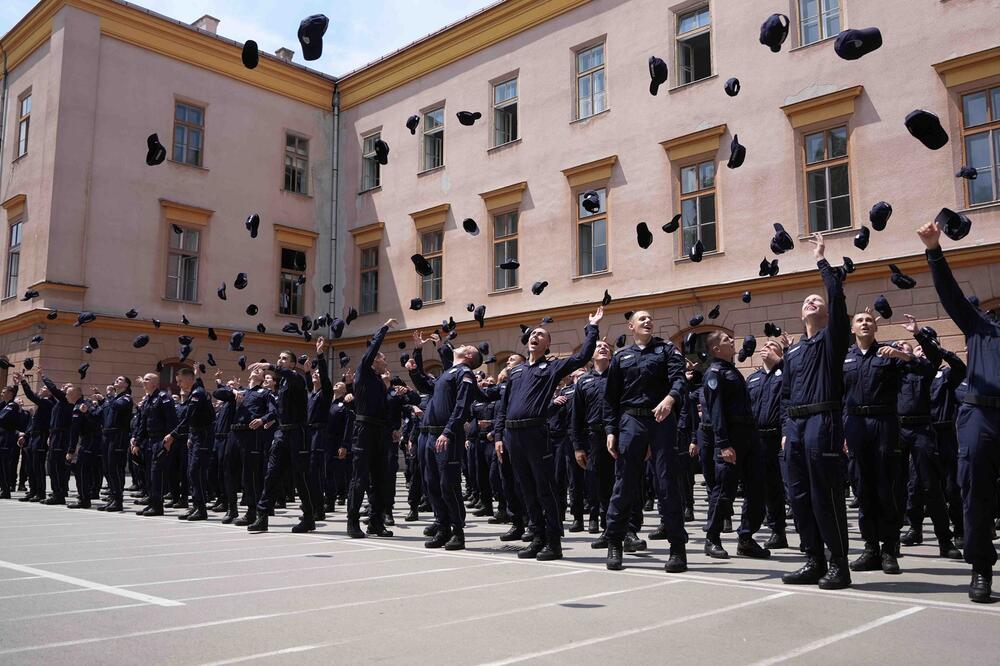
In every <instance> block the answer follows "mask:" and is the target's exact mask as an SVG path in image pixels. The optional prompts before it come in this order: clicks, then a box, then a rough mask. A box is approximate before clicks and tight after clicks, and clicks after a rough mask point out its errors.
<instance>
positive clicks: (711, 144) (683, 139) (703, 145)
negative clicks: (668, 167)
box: [660, 123, 727, 162]
mask: <svg viewBox="0 0 1000 666" xmlns="http://www.w3.org/2000/svg"><path fill="white" fill-rule="evenodd" d="M726 129H727V127H726V124H725V123H723V124H721V125H716V126H715V127H709V128H708V129H703V130H699V131H697V132H691V133H690V134H685V135H684V136H679V137H677V138H676V139H668V140H666V141H663V142H661V143H660V145H661V146H663V149H664V150H666V151H667V157H668V158H670V161H671V162H676V161H678V160H683V159H687V158H688V157H692V156H694V155H702V154H704V153H714V152H716V151H718V150H719V143H720V142H721V141H722V135H723V134H725V133H726Z"/></svg>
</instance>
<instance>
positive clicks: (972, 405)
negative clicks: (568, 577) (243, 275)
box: [0, 223, 1000, 601]
mask: <svg viewBox="0 0 1000 666" xmlns="http://www.w3.org/2000/svg"><path fill="white" fill-rule="evenodd" d="M919 235H920V237H921V239H922V240H923V241H924V243H925V245H926V246H927V248H928V249H927V259H928V262H929V265H930V268H931V273H932V276H933V279H934V283H935V286H936V287H937V290H938V293H939V295H940V298H941V300H942V303H943V304H944V307H945V309H946V310H947V312H948V313H949V315H950V316H951V318H952V319H953V320H954V321H955V323H956V324H957V325H958V327H959V328H960V329H961V331H962V332H963V333H964V334H965V336H966V341H967V353H968V365H967V364H966V363H963V362H962V360H960V359H959V357H958V356H957V355H956V354H955V353H954V351H950V350H947V349H945V348H943V347H942V346H941V344H940V342H939V340H938V339H937V335H936V333H935V331H934V330H933V329H931V328H929V327H926V326H925V327H922V328H918V326H917V322H916V321H915V320H914V319H913V318H912V317H910V316H908V315H906V319H907V323H906V324H905V329H906V330H907V331H908V332H910V333H911V334H912V336H913V341H912V342H911V341H899V342H894V343H889V344H886V343H884V342H881V341H879V340H878V339H877V332H878V318H877V317H875V316H873V315H872V313H871V311H870V310H865V311H863V312H859V313H857V314H855V315H854V316H853V317H852V316H850V315H849V314H848V311H847V307H846V299H845V297H844V292H843V287H842V281H843V278H844V276H843V274H842V273H840V272H838V271H837V270H836V269H834V268H832V267H831V266H830V264H829V263H828V262H827V261H826V260H825V259H824V257H823V250H824V246H823V240H822V237H821V236H819V235H817V236H816V237H815V238H814V239H813V241H812V242H813V243H814V245H815V250H814V252H815V255H816V258H817V260H818V264H817V265H818V267H819V271H820V274H821V275H822V278H823V282H824V284H825V293H823V294H815V295H811V296H809V297H808V298H806V299H805V301H804V303H803V305H802V322H803V327H804V334H803V335H802V336H801V337H800V338H799V339H798V340H795V339H793V338H791V337H789V336H787V335H786V334H781V335H779V336H774V337H770V338H768V339H767V340H766V342H763V343H762V344H761V345H760V347H759V348H757V349H756V353H757V354H758V356H759V358H760V361H761V364H762V365H761V367H760V368H759V369H758V370H757V371H756V372H754V373H753V374H751V375H750V376H749V377H747V378H744V376H743V375H742V373H740V372H739V371H738V370H737V368H736V367H735V365H734V364H733V359H734V357H735V356H736V355H737V349H736V344H735V343H734V341H733V340H732V338H730V336H729V335H727V334H726V333H725V332H722V331H715V332H711V333H710V334H708V336H707V340H706V347H707V356H708V358H707V361H708V363H707V366H706V367H705V368H704V370H703V371H699V370H696V369H695V366H693V365H692V363H691V362H690V361H687V360H686V359H685V356H684V355H683V354H682V352H681V350H679V349H678V348H677V347H675V346H674V345H673V344H672V343H671V342H670V341H667V340H664V339H661V338H659V337H656V336H655V335H654V334H653V332H654V328H655V324H654V321H653V318H652V317H651V315H650V314H649V313H648V312H645V311H639V312H634V313H630V316H629V319H628V330H629V333H630V334H631V336H632V343H631V344H625V345H624V346H621V348H620V349H618V350H617V351H614V350H612V347H611V345H609V344H608V343H607V342H606V341H604V340H600V339H599V333H598V324H599V322H600V321H601V319H602V317H603V308H599V309H598V310H597V311H596V313H595V314H593V315H591V316H590V318H589V320H588V323H587V325H586V327H585V329H584V342H583V344H582V345H581V347H580V349H579V350H578V351H577V352H576V353H575V354H573V355H571V356H569V357H566V358H561V359H556V358H552V357H551V356H549V355H548V351H549V344H550V337H549V333H548V332H547V331H546V329H544V328H541V327H539V328H535V329H533V330H531V331H530V332H529V333H528V334H527V344H526V349H525V352H524V353H523V354H521V353H515V354H512V355H511V356H510V357H509V358H508V359H507V362H506V367H505V368H504V369H503V370H502V371H501V372H500V373H499V375H498V376H497V377H496V378H494V377H490V376H487V375H486V374H485V373H483V372H481V371H480V370H479V367H480V366H481V365H482V363H483V356H482V351H481V350H480V349H479V348H477V347H474V346H471V345H462V346H454V345H453V344H452V343H450V342H449V341H448V340H447V339H446V340H443V341H442V340H441V339H440V338H439V337H438V336H437V335H434V336H431V338H429V339H425V338H424V337H422V335H421V334H420V333H419V332H417V333H415V334H414V345H413V350H412V355H411V356H410V355H408V356H410V357H409V358H408V359H407V360H406V363H405V367H406V370H407V372H408V375H409V380H410V385H412V388H411V387H410V385H407V383H406V382H404V381H402V380H401V379H399V378H398V377H392V376H391V373H390V372H389V369H388V365H387V362H386V357H385V354H384V353H382V352H381V349H380V348H381V345H382V342H383V340H384V338H385V335H386V333H387V332H388V330H389V329H390V328H391V327H392V326H394V325H395V321H394V320H391V319H390V320H389V321H388V322H386V324H385V325H384V326H382V327H381V328H380V329H379V330H378V331H377V332H376V333H375V335H374V337H373V338H372V339H371V341H370V343H369V345H368V348H367V350H366V352H365V354H364V356H363V357H362V358H361V360H360V362H359V363H358V365H357V368H356V370H355V371H348V372H347V373H346V374H344V375H342V376H341V378H340V381H339V382H337V383H335V384H334V383H331V381H330V379H329V372H328V369H327V365H326V355H325V341H324V340H323V339H322V338H320V339H319V340H318V341H317V343H316V355H315V357H314V358H313V359H312V360H311V362H309V361H307V360H306V359H304V358H302V359H296V358H295V356H294V355H293V354H291V353H289V352H284V353H282V354H280V355H279V358H278V360H277V361H276V362H275V363H274V364H268V363H257V364H253V365H251V366H249V367H248V368H247V370H248V371H249V379H248V382H247V383H246V384H243V383H241V382H240V380H238V379H235V378H234V379H230V380H228V381H223V379H224V376H223V373H222V372H221V371H218V372H215V376H214V382H213V384H214V385H213V386H212V387H211V388H209V387H207V386H206V385H205V383H204V382H203V379H205V378H206V377H205V376H204V375H201V376H199V374H198V369H197V368H195V369H194V370H187V369H185V370H181V371H179V373H178V374H177V383H178V385H179V387H180V393H179V394H178V395H171V394H170V393H169V392H167V391H165V390H164V389H162V388H161V387H160V378H159V376H158V375H157V374H154V373H150V374H147V375H145V376H142V377H138V378H136V380H135V383H136V384H137V385H139V386H141V388H140V389H139V390H138V391H136V386H135V385H134V384H133V382H132V381H131V380H130V379H129V378H128V377H124V376H122V377H118V378H117V379H116V380H115V382H114V384H113V385H111V386H108V387H107V390H106V392H105V393H103V394H102V393H100V392H99V391H98V389H97V388H92V389H91V394H90V395H89V396H87V395H84V393H83V392H82V390H81V388H80V387H79V386H77V385H74V384H70V383H66V384H62V385H58V384H56V383H55V382H54V381H52V380H51V379H50V378H48V377H47V376H45V375H44V373H43V372H42V370H41V368H37V371H38V373H39V375H41V377H42V386H41V387H40V388H39V389H37V392H36V391H35V390H33V389H32V388H31V386H30V385H29V383H28V381H27V379H26V378H25V377H24V376H22V375H21V374H17V373H15V374H14V377H13V378H14V382H13V383H12V384H11V385H10V386H8V387H6V388H5V389H4V390H3V395H2V403H0V405H2V406H0V498H2V499H10V498H11V497H12V492H13V491H15V489H16V490H25V482H27V492H26V494H25V495H24V496H22V497H20V498H18V499H19V500H20V501H22V502H40V503H43V504H49V505H61V504H66V501H67V495H68V493H69V489H70V484H69V477H70V475H71V474H72V475H73V476H74V477H75V481H76V484H75V487H76V493H77V495H78V499H77V501H76V502H75V503H72V504H69V505H68V508H72V509H84V508H90V507H91V502H92V501H93V500H95V499H98V498H99V497H100V496H101V493H102V492H103V493H104V498H105V504H104V505H103V506H99V507H97V509H98V510H101V511H106V512H120V511H123V510H124V508H125V493H126V492H129V493H130V498H131V499H132V500H133V503H134V504H136V505H142V508H141V509H140V510H139V513H140V515H143V516H160V515H163V513H164V509H165V508H169V507H172V508H174V509H186V512H184V513H182V514H181V515H179V516H178V518H179V519H180V520H187V521H201V520H206V519H207V518H208V515H209V513H210V512H218V513H222V514H224V517H223V518H222V522H223V523H225V524H229V523H233V524H236V525H242V526H246V527H247V529H248V530H249V531H251V532H264V531H267V529H268V517H269V516H272V515H274V509H275V508H276V507H277V508H284V507H285V506H286V504H287V503H289V502H292V501H294V499H295V498H296V496H297V497H298V500H299V502H300V503H301V512H302V515H301V518H300V520H299V522H298V524H296V525H295V527H293V531H294V532H308V531H312V530H314V529H315V528H316V522H317V521H322V520H325V519H326V514H327V513H330V512H333V511H335V510H336V507H337V506H338V505H344V504H346V512H347V532H348V534H349V535H350V536H351V537H354V538H363V537H365V536H367V535H372V536H380V537H390V536H392V532H391V531H390V530H389V529H388V527H391V526H393V524H394V510H395V506H396V501H397V498H396V488H397V483H396V479H397V473H398V470H399V458H400V454H402V455H403V458H404V460H405V469H404V474H405V478H406V481H407V488H408V494H407V497H406V503H407V505H408V512H407V513H406V514H405V520H406V521H409V522H412V521H417V520H419V519H420V514H421V513H422V512H432V514H433V521H432V522H431V521H429V522H428V524H427V526H426V527H425V529H424V534H425V535H426V536H427V541H426V542H425V545H426V546H427V547H428V548H442V547H443V548H445V549H448V550H459V549H462V548H464V547H465V532H464V529H465V525H466V518H467V515H466V512H467V510H468V511H470V512H471V513H472V514H473V515H474V516H476V517H480V518H486V519H487V521H488V522H489V523H492V524H502V525H509V529H507V531H506V532H505V533H503V534H502V535H501V536H500V540H501V541H505V542H510V541H515V542H527V543H528V546H527V547H525V548H523V549H522V550H520V551H519V552H518V554H517V556H518V557H520V558H536V559H538V560H542V561H545V560H553V559H558V558H561V557H562V548H561V539H562V536H563V524H564V521H568V522H569V528H568V529H569V531H570V532H583V531H587V532H589V533H591V534H594V535H595V539H594V541H593V543H592V547H593V548H598V549H607V567H608V568H609V569H612V570H617V569H621V568H622V566H623V553H632V552H636V551H642V550H646V549H647V544H646V541H645V540H643V539H641V538H640V537H639V536H638V535H639V534H640V532H641V531H642V528H643V520H644V515H643V511H644V510H645V511H652V510H653V507H654V500H655V506H656V509H657V512H658V521H656V523H655V524H654V525H652V530H651V531H649V533H648V534H647V537H648V538H649V539H651V540H665V541H666V542H668V544H669V553H668V558H667V560H666V564H665V569H666V571H668V572H681V571H684V570H686V568H687V549H686V545H685V544H686V543H687V541H688V532H687V529H686V526H685V525H686V523H690V522H692V521H694V519H695V518H694V508H695V507H694V501H695V500H694V488H695V483H696V481H695V474H696V472H697V473H700V474H702V475H703V483H704V485H705V487H706V490H707V496H708V506H707V520H706V522H705V524H704V526H702V528H701V529H702V531H703V532H704V533H705V538H704V552H705V554H706V555H707V556H708V557H711V558H728V557H729V554H728V552H727V551H726V549H725V546H724V545H723V539H722V535H723V534H724V533H727V532H732V531H733V529H732V517H733V515H734V507H735V505H736V502H737V499H738V498H740V497H742V499H743V501H742V508H741V514H740V516H739V524H738V526H737V529H736V530H735V532H736V552H737V554H738V555H741V556H745V557H752V558H767V557H769V556H770V552H771V550H773V549H782V548H788V547H789V541H788V538H787V532H786V525H787V524H788V523H789V522H791V523H792V524H793V526H794V528H795V531H796V533H797V534H798V536H799V540H800V545H799V546H798V548H799V550H800V551H801V552H802V553H804V555H805V564H804V566H803V567H802V568H801V569H799V570H797V571H794V572H791V573H788V574H785V575H784V577H783V580H784V582H785V583H788V584H815V585H818V586H819V587H821V588H824V589H837V588H843V587H846V586H848V585H850V583H851V576H850V571H851V570H854V571H870V570H871V571H877V570H881V571H883V572H885V573H886V574H898V573H900V567H899V564H898V560H897V558H898V557H899V555H900V546H901V545H904V546H910V545H915V544H919V543H922V541H923V539H924V534H923V523H924V516H925V514H926V515H928V516H929V517H930V519H931V523H932V525H933V529H934V535H935V537H936V540H937V545H938V546H939V548H940V555H941V557H943V558H949V559H961V558H962V557H963V554H962V552H961V551H960V550H959V548H960V547H964V549H965V555H964V559H965V561H966V562H968V563H969V564H971V565H972V568H973V578H972V583H971V585H970V590H969V594H970V597H971V598H972V599H973V600H975V601H985V600H988V599H989V597H990V583H991V580H992V568H993V565H994V564H995V562H996V558H997V555H996V549H995V547H994V545H993V543H992V541H993V539H994V537H995V525H994V520H995V519H996V517H997V515H996V514H997V501H996V492H997V479H998V471H1000V441H998V428H1000V387H998V386H997V384H998V383H1000V372H998V370H1000V368H998V367H997V366H998V361H1000V354H998V349H997V339H998V327H997V324H996V323H995V322H994V321H993V320H992V317H991V316H987V315H984V314H982V313H980V312H979V311H978V310H977V309H976V307H975V306H974V304H972V303H970V302H969V301H968V300H967V299H966V298H965V296H964V295H963V294H962V292H961V291H960V290H959V288H958V285H957V283H956V282H955V280H954V278H953V277H952V275H951V273H950V270H949V268H948V266H947V263H946V262H945V259H944V256H943V254H942V252H941V249H940V246H939V244H938V238H939V235H940V231H939V229H938V228H937V226H936V225H934V224H933V223H932V224H930V225H927V226H925V227H923V228H921V229H920V231H919ZM852 337H853V340H854V342H853V344H852V341H851V340H852ZM428 342H432V343H433V345H434V348H435V350H436V352H437V355H438V356H439V358H440V362H441V364H442V369H441V372H440V374H439V375H438V376H436V377H435V376H434V375H432V374H431V373H429V372H427V371H426V370H425V368H424V364H423V361H424V359H423V350H424V348H425V346H426V344H427V343H428ZM748 344H749V343H747V342H744V346H743V350H742V351H743V353H742V355H741V356H744V357H745V356H746V355H747V354H748V353H749V354H753V353H754V347H753V345H752V344H750V346H749V348H748V346H747V345H748ZM195 365H196V366H197V364H195ZM307 365H308V366H310V367H303V366H307ZM202 372H204V370H202ZM19 391H20V392H21V394H22V396H23V399H24V400H26V401H27V403H30V405H31V406H33V407H27V408H25V407H26V405H27V403H25V402H22V398H21V397H18V392H19ZM134 394H138V397H137V398H136V397H134ZM18 452H20V455H18ZM18 461H20V464H19V465H18ZM127 478H128V479H131V485H130V486H129V487H127V488H126V487H125V484H126V479H127ZM463 478H464V481H465V484H464V490H463V484H462V482H463ZM105 482H106V486H105ZM102 487H104V489H103V491H102ZM852 491H853V492H852ZM852 495H853V499H852V500H850V501H852V505H853V506H854V507H856V508H858V510H859V511H858V523H859V528H860V532H861V535H862V537H863V540H864V549H863V551H862V552H861V553H860V555H858V556H857V558H856V559H855V560H853V561H852V562H850V563H848V560H847V555H848V538H847V522H846V505H847V502H848V501H849V499H850V498H851V496H852ZM366 496H367V506H365V505H364V501H365V497H366ZM213 502H214V503H213ZM241 507H242V513H241ZM362 518H364V523H365V524H366V525H367V527H366V529H364V530H362V524H363V523H362ZM765 522H766V525H767V527H768V530H769V538H768V539H767V541H766V542H765V543H764V544H763V545H761V544H759V543H758V542H757V541H756V540H755V538H754V537H755V535H756V534H757V532H758V531H759V530H761V528H762V526H763V525H764V524H765ZM997 522H998V523H1000V521H997ZM904 527H905V528H906V531H905V532H904V531H903V529H904Z"/></svg>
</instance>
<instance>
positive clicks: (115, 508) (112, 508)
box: [103, 502, 125, 513]
mask: <svg viewBox="0 0 1000 666" xmlns="http://www.w3.org/2000/svg"><path fill="white" fill-rule="evenodd" d="M103 509H104V510H105V511H107V512H108V513H122V512H123V511H125V507H123V506H122V504H121V502H112V503H110V504H107V505H105V506H104V507H103Z"/></svg>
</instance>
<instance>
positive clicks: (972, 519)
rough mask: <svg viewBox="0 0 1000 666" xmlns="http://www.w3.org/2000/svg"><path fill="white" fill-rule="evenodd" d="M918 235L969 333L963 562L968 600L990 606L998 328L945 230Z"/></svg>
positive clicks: (961, 415) (998, 445)
mask: <svg viewBox="0 0 1000 666" xmlns="http://www.w3.org/2000/svg"><path fill="white" fill-rule="evenodd" d="M917 234H918V235H919V236H920V240H921V241H923V243H924V245H925V246H926V248H927V262H928V263H929V264H930V268H931V276H932V277H933V278H934V287H935V289H937V292H938V297H939V298H940V299H941V304H942V305H943V306H944V309H945V311H946V312H947V313H948V316H949V317H951V319H952V321H954V322H955V324H956V325H957V326H958V328H959V330H961V331H962V333H963V334H965V344H966V348H967V349H968V363H969V377H968V383H969V389H968V393H966V394H965V397H964V399H963V402H964V404H963V405H962V406H961V407H959V410H958V416H957V419H956V428H957V431H958V479H959V484H960V485H961V488H962V500H963V506H964V511H965V561H966V562H968V563H969V564H971V565H972V581H971V583H970V585H969V598H970V599H971V600H972V601H975V602H979V603H986V602H989V600H990V596H991V594H992V584H993V565H994V564H996V561H997V550H996V547H995V546H994V545H993V541H992V534H993V516H994V514H995V513H996V508H997V499H996V493H995V490H996V482H997V478H998V477H1000V326H998V325H997V324H996V323H995V322H993V321H990V320H988V319H987V318H986V317H984V316H983V315H982V313H980V312H979V310H977V309H976V308H975V306H973V305H972V304H971V303H969V301H968V300H966V298H965V295H964V294H963V293H962V290H961V289H960V288H959V286H958V283H957V282H956V281H955V277H954V276H953V275H952V273H951V268H950V267H949V266H948V262H947V261H946V260H945V257H944V252H943V251H942V250H941V244H940V238H941V229H940V228H939V227H938V225H937V224H936V223H934V222H930V223H928V224H925V225H924V226H922V227H921V228H920V229H919V230H918V231H917Z"/></svg>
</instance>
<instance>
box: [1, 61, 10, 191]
mask: <svg viewBox="0 0 1000 666" xmlns="http://www.w3.org/2000/svg"><path fill="white" fill-rule="evenodd" d="M0 51H2V52H3V93H2V94H0V155H3V154H4V152H3V151H4V148H5V146H6V142H5V141H4V139H6V138H7V79H8V78H9V77H8V72H7V49H5V48H3V47H2V46H0ZM4 161H5V160H3V159H0V199H6V198H7V188H6V187H4V186H3V165H4Z"/></svg>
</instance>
